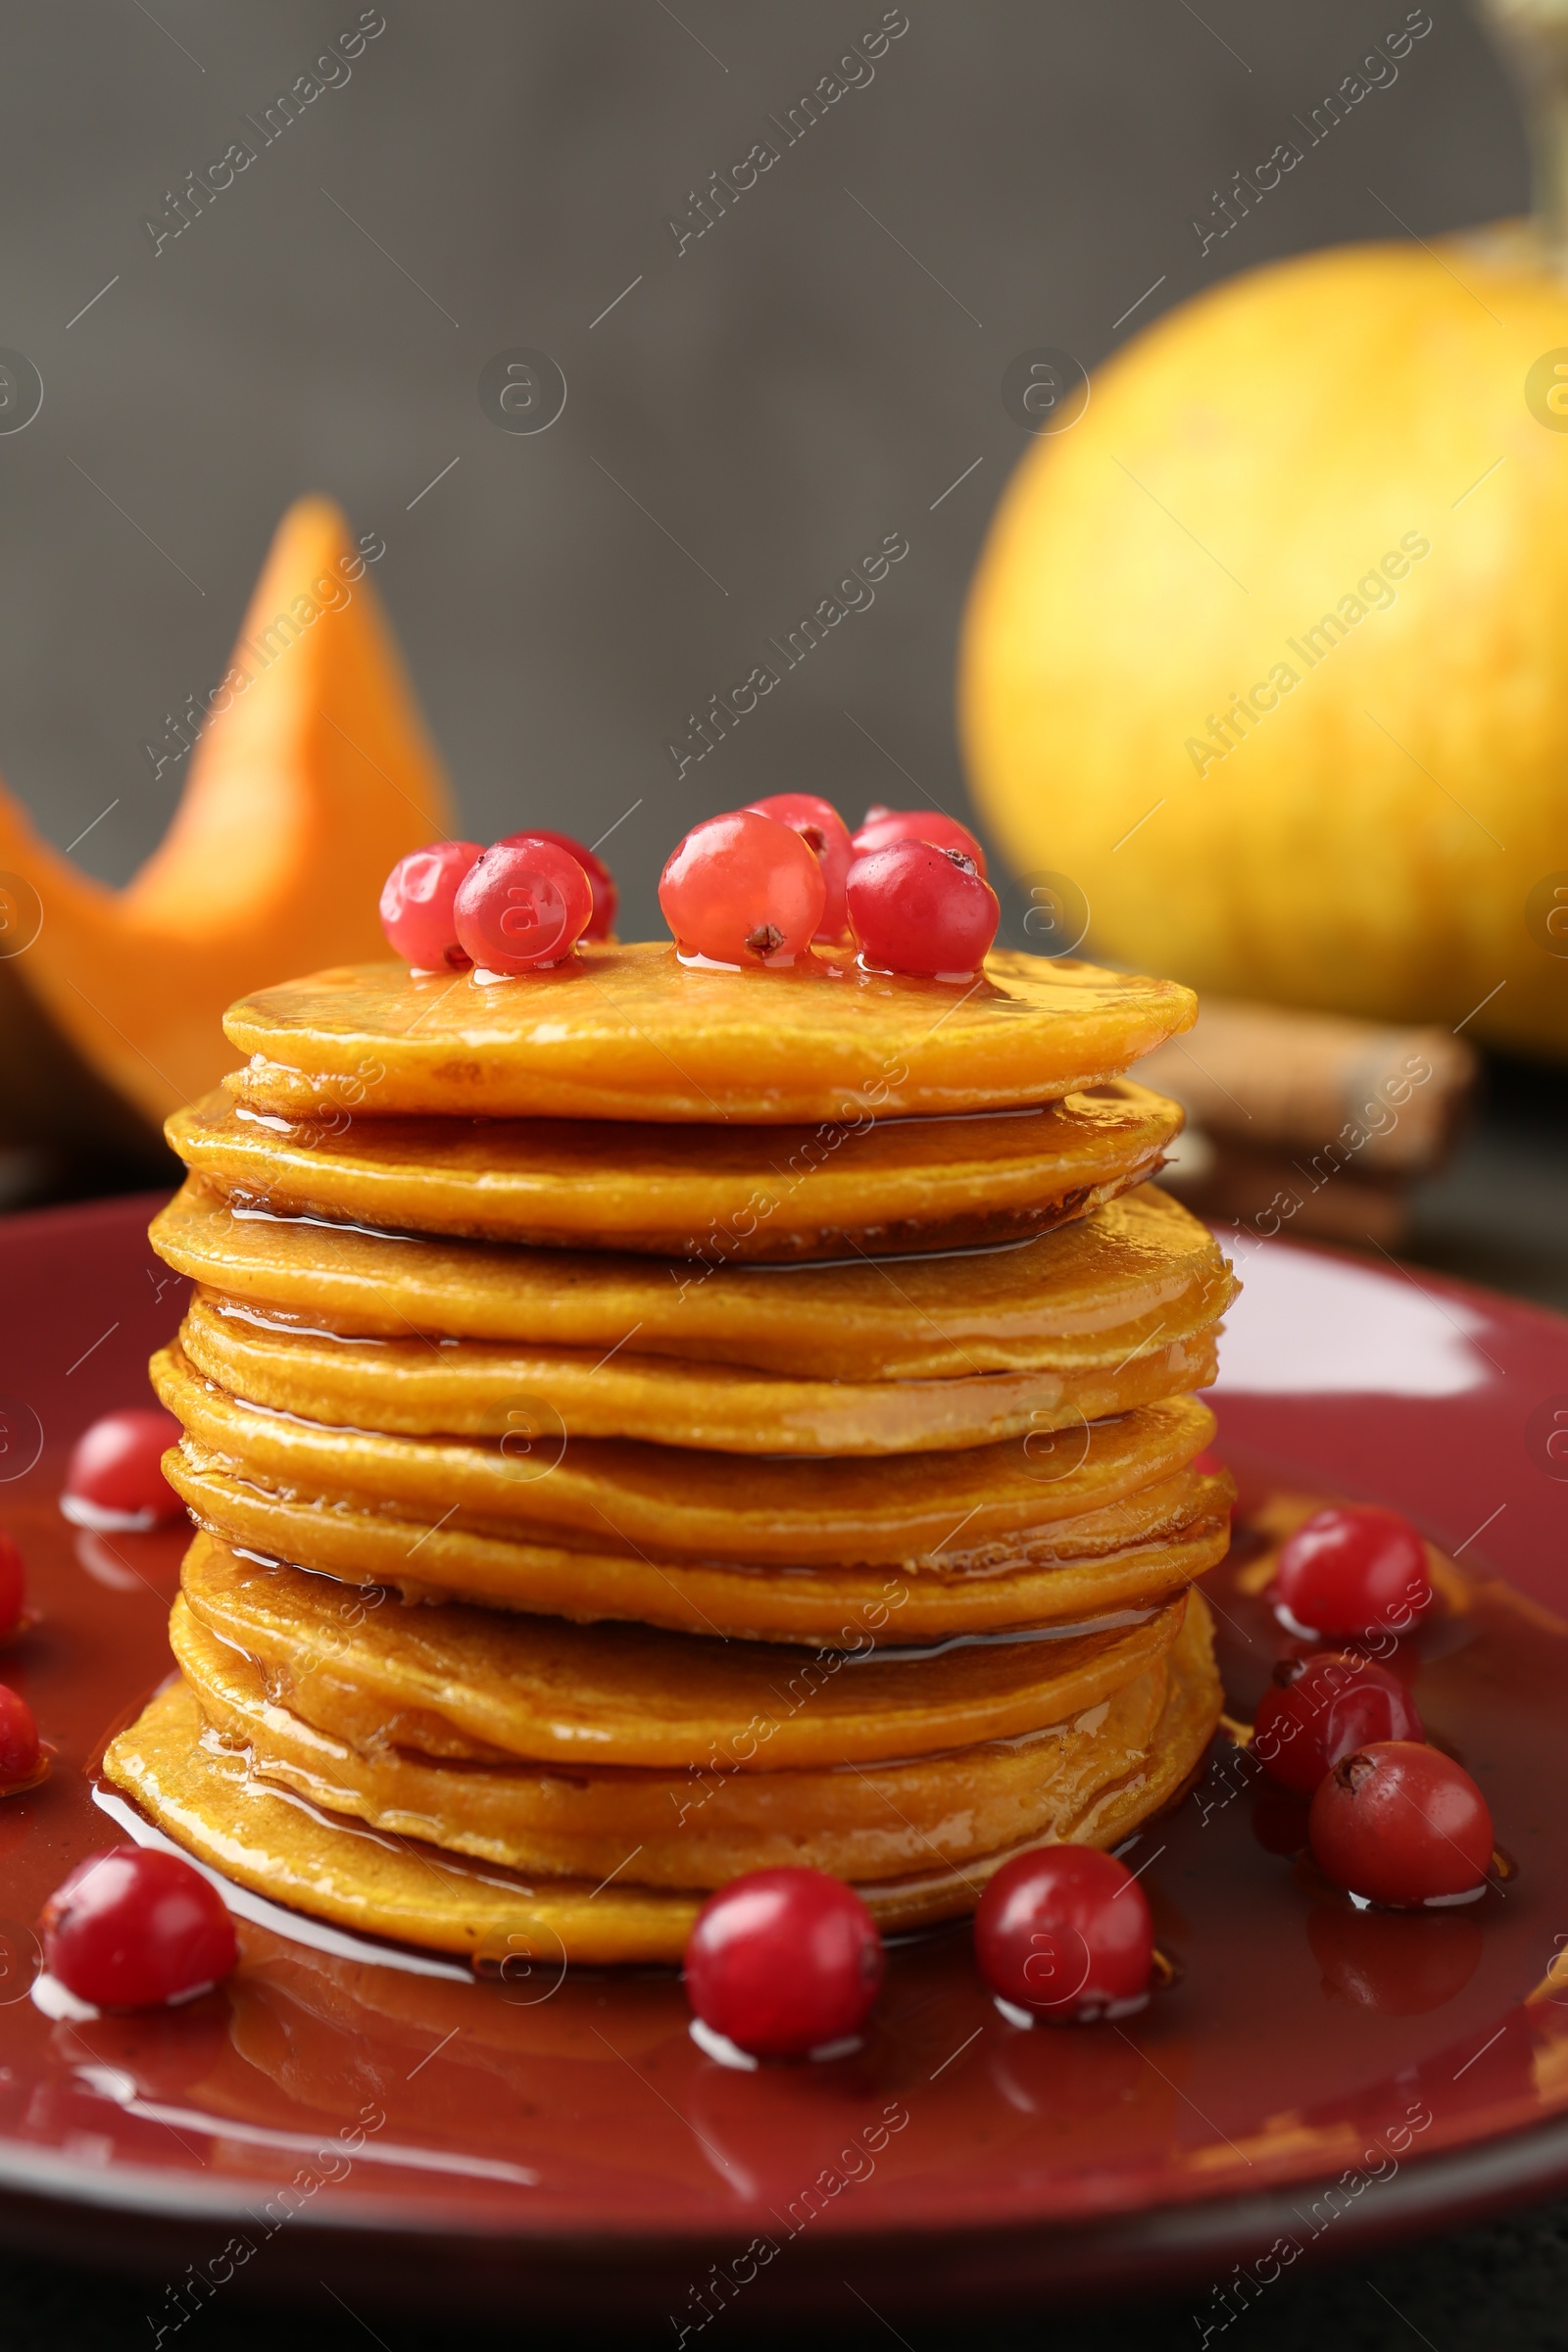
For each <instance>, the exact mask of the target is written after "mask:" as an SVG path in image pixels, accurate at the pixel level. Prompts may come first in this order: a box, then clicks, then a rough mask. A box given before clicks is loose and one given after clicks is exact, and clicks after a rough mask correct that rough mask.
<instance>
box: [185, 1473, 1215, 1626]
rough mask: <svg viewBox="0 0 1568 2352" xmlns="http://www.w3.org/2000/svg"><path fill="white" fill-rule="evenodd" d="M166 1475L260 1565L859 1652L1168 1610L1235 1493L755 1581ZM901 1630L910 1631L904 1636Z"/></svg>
mask: <svg viewBox="0 0 1568 2352" xmlns="http://www.w3.org/2000/svg"><path fill="white" fill-rule="evenodd" d="M164 1469H165V1472H166V1474H167V1476H168V1478H169V1480H170V1482H171V1484H172V1486H173V1488H174V1489H175V1491H176V1493H177V1494H178V1495H179V1496H180V1498H181V1500H182V1501H184V1502H185V1503H187V1504H188V1505H189V1507H190V1510H191V1514H192V1516H193V1517H194V1518H195V1520H196V1522H197V1524H198V1525H199V1526H201V1527H203V1528H206V1529H208V1530H209V1531H210V1532H211V1533H213V1534H214V1535H218V1536H221V1537H222V1538H223V1540H224V1541H225V1542H226V1543H228V1544H234V1545H236V1546H238V1547H240V1548H242V1549H244V1550H245V1551H247V1552H248V1553H250V1554H252V1555H260V1556H262V1557H265V1558H267V1559H269V1560H286V1561H289V1562H291V1563H293V1564H294V1565H295V1566H297V1567H301V1568H312V1569H315V1570H316V1571H317V1572H318V1573H319V1574H320V1575H322V1576H333V1577H337V1578H338V1579H339V1580H340V1581H341V1582H344V1583H347V1584H356V1585H375V1586H380V1587H383V1588H386V1589H389V1590H391V1591H393V1592H398V1593H402V1594H403V1596H404V1597H405V1599H408V1600H466V1601H474V1602H478V1603H481V1604H482V1605H484V1606H485V1607H488V1608H503V1609H516V1610H520V1611H522V1612H524V1613H525V1614H529V1615H537V1616H546V1617H565V1618H569V1619H571V1620H572V1621H573V1622H574V1623H575V1624H578V1625H592V1624H602V1623H608V1622H614V1621H616V1620H621V1621H630V1622H633V1623H637V1624H642V1625H658V1626H664V1627H667V1628H668V1629H669V1630H671V1631H672V1632H675V1633H682V1634H709V1635H712V1634H722V1635H726V1636H730V1637H737V1638H739V1639H741V1640H745V1641H758V1642H801V1643H805V1644H808V1645H809V1646H810V1647H813V1648H815V1647H828V1648H831V1647H840V1648H848V1647H852V1646H854V1645H855V1644H856V1643H858V1642H861V1641H863V1640H864V1639H865V1637H866V1636H867V1635H868V1634H881V1633H884V1632H886V1633H887V1634H888V1635H889V1636H890V1638H893V1639H897V1640H899V1641H901V1642H929V1641H940V1640H942V1639H944V1638H945V1637H947V1636H949V1635H952V1634H970V1633H996V1632H1001V1631H1004V1630H1005V1629H1006V1628H1009V1627H1013V1626H1024V1625H1040V1624H1045V1623H1048V1622H1054V1621H1057V1620H1061V1619H1067V1618H1072V1619H1076V1618H1086V1617H1096V1616H1101V1615H1103V1614H1104V1613H1105V1612H1106V1611H1108V1610H1114V1609H1122V1608H1129V1607H1132V1608H1137V1607H1143V1606H1146V1605H1149V1604H1152V1603H1153V1602H1156V1601H1160V1600H1163V1599H1165V1598H1167V1597H1168V1596H1169V1594H1171V1593H1176V1592H1179V1591H1180V1590H1181V1588H1182V1587H1183V1586H1184V1585H1186V1584H1189V1583H1191V1581H1192V1580H1193V1578H1194V1577H1197V1576H1201V1575H1202V1573H1203V1571H1204V1570H1205V1569H1208V1568H1212V1567H1213V1566H1214V1565H1215V1563H1216V1562H1217V1561H1219V1560H1221V1559H1223V1557H1224V1555H1225V1549H1226V1545H1227V1543H1228V1541H1229V1537H1230V1520H1229V1516H1228V1514H1229V1508H1230V1503H1231V1498H1232V1496H1233V1495H1234V1493H1235V1489H1234V1487H1233V1485H1232V1483H1231V1480H1230V1478H1229V1477H1228V1475H1227V1474H1226V1473H1224V1472H1223V1471H1222V1472H1220V1473H1218V1474H1217V1475H1214V1474H1211V1473H1208V1472H1204V1471H1200V1470H1197V1469H1194V1468H1190V1467H1189V1468H1186V1469H1182V1470H1178V1471H1176V1472H1175V1473H1174V1474H1173V1475H1172V1476H1170V1477H1168V1478H1163V1479H1156V1480H1154V1481H1152V1483H1151V1484H1150V1485H1149V1486H1147V1487H1142V1488H1140V1489H1139V1490H1138V1491H1137V1492H1136V1493H1135V1494H1132V1495H1125V1496H1123V1497H1121V1498H1120V1499H1119V1500H1117V1501H1116V1502H1113V1503H1106V1504H1103V1505H1102V1506H1101V1507H1100V1508H1099V1509H1097V1510H1092V1511H1082V1512H1078V1513H1076V1514H1075V1515H1074V1516H1073V1517H1072V1518H1070V1519H1061V1520H1056V1521H1054V1522H1048V1523H1047V1525H1045V1526H1044V1527H1042V1528H1039V1529H1036V1530H1033V1531H1031V1532H1029V1533H1028V1534H1026V1535H1023V1536H1020V1537H1016V1538H1013V1539H1011V1540H1010V1541H1009V1542H1007V1543H1006V1544H988V1545H986V1546H985V1547H983V1548H982V1549H981V1550H980V1551H978V1552H970V1551H967V1550H965V1549H964V1548H963V1547H962V1544H961V1543H960V1544H958V1545H957V1546H956V1548H954V1549H953V1550H951V1551H949V1552H947V1553H946V1554H944V1555H942V1557H941V1558H940V1561H939V1562H938V1563H937V1564H936V1565H926V1566H923V1567H921V1568H918V1569H914V1568H911V1569H909V1570H908V1571H906V1570H905V1569H903V1568H869V1569H857V1568H813V1569H811V1570H810V1571H809V1572H807V1571H803V1570H801V1569H795V1568H741V1567H731V1566H727V1565H724V1564H722V1563H716V1564H707V1563H704V1564H697V1565H694V1564H692V1563H691V1562H689V1561H662V1560H654V1559H646V1558H642V1557H640V1556H632V1555H627V1554H624V1553H615V1552H596V1551H573V1550H567V1549H565V1548H564V1547H563V1546H561V1545H556V1544H542V1543H535V1542H529V1541H527V1540H524V1539H522V1538H520V1537H518V1536H517V1535H516V1534H515V1533H513V1532H509V1531H505V1530H500V1529H497V1530H494V1531H490V1530H486V1529H483V1528H475V1527H473V1526H471V1525H464V1524H462V1523H461V1521H460V1520H459V1519H449V1521H448V1522H447V1524H445V1525H442V1524H440V1523H439V1522H432V1521H430V1520H428V1519H417V1518H409V1517H405V1516H403V1515H402V1514H401V1513H395V1512H392V1511H389V1510H381V1511H377V1510H375V1509H374V1508H373V1507H372V1506H371V1505H369V1504H368V1503H367V1502H366V1501H365V1500H364V1499H363V1498H358V1497H351V1496H334V1495H322V1494H319V1493H316V1492H312V1491H310V1490H301V1489H298V1488H288V1487H278V1486H273V1485H271V1484H270V1483H268V1482H266V1481H264V1480H262V1479H259V1478H257V1477H256V1476H255V1475H254V1474H250V1475H245V1476H241V1475H239V1465H236V1464H235V1463H233V1462H231V1461H227V1460H225V1459H224V1458H223V1457H222V1456H221V1455H218V1454H215V1453H212V1452H210V1451H209V1450H208V1449H207V1448H206V1447H205V1446H199V1445H197V1444H196V1443H195V1442H194V1441H193V1440H192V1439H190V1438H186V1440H185V1441H184V1443H183V1444H182V1445H181V1446H176V1447H174V1448H173V1449H172V1451H170V1452H169V1453H167V1454H166V1455H165V1456H164ZM894 1629H896V1632H895V1630H894Z"/></svg>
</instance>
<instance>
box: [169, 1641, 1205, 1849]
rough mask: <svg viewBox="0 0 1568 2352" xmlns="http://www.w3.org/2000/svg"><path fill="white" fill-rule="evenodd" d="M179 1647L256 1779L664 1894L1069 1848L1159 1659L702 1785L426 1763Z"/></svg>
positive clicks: (683, 1779)
mask: <svg viewBox="0 0 1568 2352" xmlns="http://www.w3.org/2000/svg"><path fill="white" fill-rule="evenodd" d="M170 1639H171V1642H172V1646H173V1651H174V1655H175V1658H176V1659H177V1661H178V1663H179V1666H180V1670H181V1672H182V1673H183V1675H184V1677H185V1680H186V1682H187V1683H188V1684H189V1685H190V1688H191V1689H192V1691H194V1692H195V1694H196V1699H197V1703H198V1705H199V1706H200V1708H201V1711H202V1713H203V1715H204V1716H205V1718H206V1719H207V1722H208V1723H209V1724H210V1725H211V1726H212V1728H213V1729H214V1731H216V1732H217V1734H218V1735H219V1737H220V1738H221V1740H223V1742H224V1743H225V1744H226V1745H228V1746H230V1747H233V1748H237V1749H240V1750H242V1751H243V1752H245V1753H246V1754H247V1756H248V1758H249V1761H250V1765H251V1769H252V1771H253V1772H255V1773H256V1774H258V1775H259V1776H260V1777H261V1778H262V1779H263V1780H267V1781H271V1782H273V1783H275V1784H277V1785H279V1786H281V1787H283V1788H285V1789H296V1790H297V1791H298V1792H299V1794H300V1795H302V1796H304V1797H307V1798H309V1799H310V1800H311V1801H312V1803H314V1804H317V1805H319V1806H322V1807H324V1808H325V1809H326V1810H327V1811H328V1812H332V1813H339V1814H352V1815H354V1816H356V1817H358V1818H359V1819H361V1820H364V1821H367V1822H368V1823H369V1824H370V1825H371V1826H372V1827H373V1828H375V1829H378V1830H390V1831H392V1832H393V1833H395V1834H396V1835H398V1836H402V1837H407V1838H425V1839H427V1840H429V1841H430V1842H431V1843H432V1844H436V1845H440V1846H443V1847H445V1848H447V1849H449V1850H451V1851H454V1852H457V1853H464V1854H471V1855H474V1856H475V1857H476V1858H477V1859H478V1860H480V1861H482V1862H498V1863H500V1864H502V1865H503V1866H504V1867H505V1868H507V1869H511V1870H520V1871H544V1872H547V1873H549V1874H551V1875H554V1876H564V1877H588V1878H592V1879H596V1880H598V1879H605V1878H608V1877H610V1876H611V1874H612V1873H613V1872H615V1871H616V1870H618V1869H621V1868H624V1867H625V1865H626V1860H627V1856H628V1854H634V1855H635V1869H636V1875H637V1879H638V1881H639V1883H640V1884H642V1885H644V1886H654V1887H719V1886H722V1885H723V1884H724V1882H725V1881H726V1880H728V1879H732V1878H736V1877H738V1876H739V1875H740V1874H741V1873H742V1872H743V1871H748V1870H767V1869H772V1868H776V1867H778V1866H780V1865H791V1864H793V1865H795V1866H798V1867H799V1866H804V1867H806V1868H808V1869H814V1870H826V1871H831V1872H833V1873H834V1874H835V1875H836V1876H837V1877H839V1878H844V1879H851V1880H856V1879H858V1880H862V1881H863V1880H869V1879H891V1878H899V1877H902V1876H904V1875H906V1874H907V1873H908V1872H910V1871H919V1870H923V1869H929V1868H930V1866H931V1865H932V1863H933V1862H945V1863H948V1864H950V1865H960V1866H961V1865H962V1864H964V1863H967V1862H970V1861H973V1860H975V1859H976V1858H978V1857H981V1856H984V1855H986V1854H989V1853H994V1852H995V1851H996V1850H997V1849H998V1848H999V1847H1003V1846H1010V1845H1020V1844H1025V1843H1028V1842H1038V1841H1039V1840H1040V1839H1042V1838H1070V1837H1072V1836H1073V1835H1074V1834H1075V1831H1076V1829H1077V1826H1078V1824H1079V1823H1080V1822H1082V1821H1083V1820H1085V1819H1086V1818H1087V1817H1088V1816H1089V1815H1091V1814H1092V1813H1093V1811H1094V1809H1095V1807H1096V1805H1097V1804H1098V1803H1100V1802H1101V1801H1102V1800H1103V1798H1104V1796H1105V1794H1106V1792H1107V1791H1108V1790H1110V1789H1116V1788H1119V1787H1120V1786H1121V1785H1122V1784H1123V1783H1124V1782H1125V1781H1126V1780H1127V1779H1128V1777H1129V1776H1130V1775H1132V1774H1134V1773H1137V1772H1138V1771H1140V1770H1141V1768H1142V1767H1143V1766H1144V1765H1145V1763H1146V1762H1147V1759H1148V1753H1149V1746H1150V1742H1151V1740H1152V1738H1153V1735H1154V1731H1155V1727H1156V1726H1157V1724H1158V1721H1159V1718H1160V1715H1161V1713H1162V1712H1163V1709H1164V1703H1165V1698H1166V1693H1167V1688H1168V1679H1169V1678H1168V1670H1167V1660H1166V1656H1165V1654H1163V1653H1162V1654H1161V1655H1160V1656H1159V1657H1157V1658H1155V1659H1153V1660H1152V1661H1151V1662H1150V1664H1149V1665H1148V1666H1146V1667H1145V1668H1144V1669H1143V1670H1142V1671H1141V1672H1140V1673H1138V1674H1136V1675H1135V1676H1133V1677H1132V1679H1131V1680H1130V1681H1129V1682H1127V1683H1124V1684H1122V1685H1121V1686H1120V1687H1119V1688H1117V1689H1116V1690H1114V1691H1110V1692H1109V1693H1108V1694H1107V1695H1106V1696H1105V1697H1103V1698H1101V1699H1098V1700H1096V1701H1095V1703H1094V1704H1093V1705H1090V1706H1087V1707H1082V1708H1079V1709H1078V1710H1077V1711H1076V1712H1075V1713H1073V1714H1071V1715H1068V1716H1064V1717H1063V1718H1062V1719H1061V1720H1059V1721H1057V1722H1055V1723H1054V1724H1052V1725H1051V1726H1050V1727H1049V1728H1046V1729H1042V1730H1039V1731H1035V1732H1030V1733H1027V1734H1023V1735H1021V1736H1017V1737H1014V1738H1010V1739H1004V1740H988V1741H985V1742H983V1743H978V1744H975V1745H970V1746H963V1747H957V1748H951V1749H948V1750H946V1751H943V1752H939V1753H936V1754H931V1755H921V1756H917V1757H913V1758H906V1759H904V1760H902V1761H896V1762H885V1761H875V1762H872V1763H870V1764H868V1765H867V1766H865V1767H864V1768H860V1767H857V1768H856V1769H855V1770H852V1771H845V1770H844V1769H843V1768H842V1767H840V1766H835V1765H832V1764H828V1765H826V1766H818V1767H815V1768H812V1767H810V1766H805V1767H801V1766H795V1767H789V1766H786V1767H782V1768H779V1769H769V1770H767V1771H737V1770H734V1769H733V1768H731V1767H728V1766H727V1765H726V1763H725V1760H724V1757H723V1755H722V1753H720V1756H719V1761H718V1762H717V1763H716V1764H713V1763H711V1762H708V1761H705V1763H704V1765H703V1767H702V1768H701V1769H699V1770H698V1771H696V1772H695V1773H693V1772H689V1771H685V1772H683V1771H670V1770H658V1769H652V1770H646V1771H628V1770H625V1769H616V1768H615V1767H613V1766H606V1765H601V1764H597V1763H588V1764H580V1763H579V1764H574V1765H573V1767H572V1769H571V1770H570V1771H561V1770H560V1769H555V1770H551V1769H547V1768H544V1767H542V1766H540V1765H538V1764H536V1763H518V1762H516V1761H513V1760H508V1759H502V1758H498V1757H497V1756H495V1755H493V1754H487V1753H483V1752H479V1751H475V1752H473V1753H471V1754H468V1753H464V1754H457V1753H453V1754H442V1755H440V1756H433V1755H432V1754H431V1753H430V1752H429V1750H428V1748H427V1747H425V1746H424V1745H422V1744H420V1743H419V1742H418V1741H417V1740H410V1739H408V1738H407V1737H406V1736H405V1735H406V1732H407V1730H408V1729H409V1720H408V1718H407V1717H406V1716H403V1715H394V1716H393V1717H392V1718H391V1720H390V1721H389V1722H388V1724H387V1726H386V1729H385V1733H384V1735H382V1734H381V1733H380V1732H378V1731H377V1730H376V1728H375V1724H374V1717H373V1714H372V1715H371V1716H370V1718H369V1731H368V1734H367V1730H366V1726H365V1721H364V1720H363V1716H362V1717H360V1718H358V1719H357V1718H356V1716H355V1714H354V1713H353V1712H352V1711H350V1713H348V1714H346V1715H345V1716H344V1717H343V1718H341V1719H340V1718H338V1717H337V1716H335V1715H332V1714H331V1713H330V1711H329V1710H327V1709H325V1708H324V1707H317V1708H313V1709H310V1710H307V1709H305V1708H303V1707H301V1706H300V1705H299V1704H298V1694H299V1692H300V1690H301V1686H300V1685H298V1684H297V1683H291V1682H290V1681H289V1678H288V1677H287V1675H286V1673H285V1674H284V1675H283V1676H281V1677H280V1676H279V1673H278V1670H277V1667H276V1664H275V1661H274V1660H273V1659H272V1658H271V1657H267V1658H264V1659H256V1658H252V1657H250V1656H248V1655H246V1654H245V1653H244V1652H243V1651H242V1650H239V1649H236V1648H235V1647H234V1646H233V1645H232V1642H231V1640H229V1639H226V1638H225V1639H220V1638H218V1637H217V1636H215V1635H214V1634H213V1633H212V1632H210V1631H209V1630H208V1628H207V1626H206V1625H205V1624H204V1623H203V1621H202V1620H201V1618H200V1617H198V1616H197V1615H195V1614H194V1613H193V1611H192V1609H191V1608H189V1607H187V1606H186V1605H185V1604H184V1603H179V1604H176V1606H175V1610H174V1614H173V1618H172V1623H171V1627H170ZM906 1671H907V1672H908V1673H910V1674H912V1673H914V1672H916V1671H918V1670H917V1669H915V1668H909V1669H907V1670H906ZM312 1687H313V1686H305V1688H306V1689H311V1688H312ZM748 1737H750V1734H749V1735H748Z"/></svg>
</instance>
